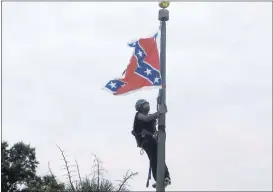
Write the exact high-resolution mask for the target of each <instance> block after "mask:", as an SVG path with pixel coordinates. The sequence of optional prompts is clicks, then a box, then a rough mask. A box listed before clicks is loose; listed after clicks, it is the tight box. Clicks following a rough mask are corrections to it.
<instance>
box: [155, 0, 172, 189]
mask: <svg viewBox="0 0 273 192" xmlns="http://www.w3.org/2000/svg"><path fill="white" fill-rule="evenodd" d="M159 6H160V7H161V8H162V9H160V10H159V13H158V20H160V22H161V27H160V30H161V38H160V72H161V78H162V89H161V98H160V99H161V104H163V105H165V104H166V21H168V20H169V11H168V10H167V9H166V8H167V7H168V6H169V2H167V1H162V2H161V3H160V4H159ZM165 119H166V114H165V113H162V114H160V116H159V120H158V148H157V175H156V191H160V192H162V191H163V192H164V191H165V186H164V179H165V142H166V132H165V127H166V123H165Z"/></svg>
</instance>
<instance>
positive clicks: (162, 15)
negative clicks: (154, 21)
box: [158, 9, 169, 21]
mask: <svg viewBox="0 0 273 192" xmlns="http://www.w3.org/2000/svg"><path fill="white" fill-rule="evenodd" d="M158 20H160V21H168V20H169V11H168V10H167V9H160V10H159V14H158Z"/></svg>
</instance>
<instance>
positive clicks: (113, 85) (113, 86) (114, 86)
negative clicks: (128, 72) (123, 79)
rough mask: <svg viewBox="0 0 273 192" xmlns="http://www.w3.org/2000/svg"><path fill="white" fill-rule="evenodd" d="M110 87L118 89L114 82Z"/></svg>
mask: <svg viewBox="0 0 273 192" xmlns="http://www.w3.org/2000/svg"><path fill="white" fill-rule="evenodd" d="M109 85H110V86H111V88H112V89H113V88H116V83H113V82H112V81H111V83H110V84H109Z"/></svg>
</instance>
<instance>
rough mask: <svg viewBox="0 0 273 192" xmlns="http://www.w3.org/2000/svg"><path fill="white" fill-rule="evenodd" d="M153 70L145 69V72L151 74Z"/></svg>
mask: <svg viewBox="0 0 273 192" xmlns="http://www.w3.org/2000/svg"><path fill="white" fill-rule="evenodd" d="M151 71H152V70H150V69H148V68H147V69H146V71H144V73H146V74H147V75H149V74H152V72H151Z"/></svg>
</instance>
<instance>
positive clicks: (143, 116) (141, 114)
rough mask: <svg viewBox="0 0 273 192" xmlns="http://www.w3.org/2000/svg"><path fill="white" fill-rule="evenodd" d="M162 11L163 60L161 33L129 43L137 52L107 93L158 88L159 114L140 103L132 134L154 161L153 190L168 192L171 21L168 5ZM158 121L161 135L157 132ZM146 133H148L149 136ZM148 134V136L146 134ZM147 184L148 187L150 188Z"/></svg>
mask: <svg viewBox="0 0 273 192" xmlns="http://www.w3.org/2000/svg"><path fill="white" fill-rule="evenodd" d="M159 6H160V7H161V8H162V9H160V10H159V15H158V19H159V20H160V24H161V25H160V31H161V38H160V56H159V51H158V48H157V36H158V33H156V34H154V35H153V36H150V37H148V38H140V39H138V40H137V41H134V42H132V43H129V44H128V45H129V47H130V48H133V49H134V53H133V55H132V56H131V59H130V62H129V64H128V65H127V68H126V69H125V70H124V71H123V73H122V77H120V78H115V79H112V80H110V81H108V82H107V83H106V85H105V86H104V88H103V89H105V90H107V91H109V92H111V93H112V94H113V95H125V94H127V93H132V92H134V91H136V90H140V89H142V88H144V87H158V88H160V90H159V96H158V98H157V109H158V111H157V112H156V113H154V114H150V113H149V111H150V108H149V102H147V101H146V100H144V99H140V100H138V101H137V102H136V105H135V108H136V110H137V112H136V115H135V119H134V126H133V131H132V134H133V135H134V136H135V138H136V140H137V146H138V147H141V148H142V150H145V152H146V153H147V156H148V158H149V160H150V169H149V174H148V181H149V179H150V174H151V173H150V172H151V171H152V173H153V177H154V179H155V181H156V183H155V184H153V187H154V188H156V191H165V187H166V186H167V185H170V184H171V179H170V175H169V171H168V168H167V165H166V163H165V141H166V133H165V119H166V113H167V107H166V21H168V20H169V12H168V10H167V9H166V8H167V7H168V6H169V2H168V1H162V2H161V3H159ZM155 120H158V133H156V132H155V130H156V128H155V126H156V123H155ZM145 131H146V132H145ZM144 132H145V134H144ZM148 181H147V185H146V187H148V186H149V182H148Z"/></svg>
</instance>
